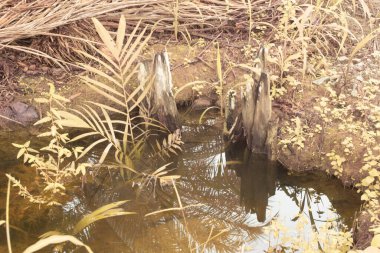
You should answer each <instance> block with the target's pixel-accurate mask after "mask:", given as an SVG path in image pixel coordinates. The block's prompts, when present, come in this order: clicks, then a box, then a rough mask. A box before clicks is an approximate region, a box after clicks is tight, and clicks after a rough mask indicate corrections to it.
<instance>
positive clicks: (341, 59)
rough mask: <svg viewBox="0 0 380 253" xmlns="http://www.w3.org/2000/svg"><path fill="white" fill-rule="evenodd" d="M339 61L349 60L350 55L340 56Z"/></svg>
mask: <svg viewBox="0 0 380 253" xmlns="http://www.w3.org/2000/svg"><path fill="white" fill-rule="evenodd" d="M338 61H340V62H343V63H346V62H347V61H348V57H347V56H341V57H338Z"/></svg>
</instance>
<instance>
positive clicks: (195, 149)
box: [0, 124, 360, 253]
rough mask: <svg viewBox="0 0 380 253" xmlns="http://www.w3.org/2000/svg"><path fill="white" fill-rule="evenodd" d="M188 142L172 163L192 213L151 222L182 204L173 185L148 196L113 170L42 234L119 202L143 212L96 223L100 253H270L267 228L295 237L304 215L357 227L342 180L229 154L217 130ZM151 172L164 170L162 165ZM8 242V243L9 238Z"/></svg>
mask: <svg viewBox="0 0 380 253" xmlns="http://www.w3.org/2000/svg"><path fill="white" fill-rule="evenodd" d="M183 139H184V142H185V145H184V146H183V152H182V154H180V155H179V156H178V157H176V158H175V160H173V161H172V162H173V165H172V169H174V171H172V172H171V173H173V174H177V175H181V179H179V180H178V181H177V183H176V187H177V189H178V193H179V195H180V200H181V205H183V206H192V207H190V208H186V209H185V210H184V211H183V212H181V211H170V212H163V213H160V214H157V215H152V216H145V215H146V214H147V213H150V212H153V211H157V210H163V209H167V208H172V207H179V206H180V203H179V201H178V198H177V196H176V193H175V191H174V190H173V187H172V186H160V185H157V184H156V185H154V184H153V183H152V184H149V185H148V186H147V187H145V188H144V189H143V190H141V189H139V187H138V185H137V184H136V183H138V182H132V181H128V182H126V181H124V180H123V179H122V178H121V177H120V176H118V173H117V172H108V171H107V172H104V173H101V174H100V175H98V176H97V177H96V178H95V179H94V180H93V181H92V182H88V183H87V184H86V185H85V188H84V190H81V189H77V191H76V193H75V196H74V197H73V198H72V199H71V200H70V201H68V202H67V203H66V204H65V205H64V206H63V211H64V213H63V217H59V216H56V217H54V218H51V219H50V220H49V222H47V221H45V223H48V224H49V225H48V226H47V227H46V226H44V230H43V231H40V232H41V233H35V234H42V233H43V232H46V231H49V230H60V231H66V230H67V228H69V227H72V226H73V224H75V222H77V221H78V220H79V219H80V218H82V217H83V215H85V214H86V213H89V212H91V211H93V210H95V209H97V208H98V207H100V206H102V205H105V204H108V203H110V202H114V201H118V200H131V201H130V202H128V203H127V204H126V205H125V206H124V208H125V209H126V210H128V211H134V212H137V214H136V215H134V216H125V217H115V218H111V219H108V220H106V221H101V222H98V223H95V224H94V225H91V226H90V227H88V228H87V229H86V230H85V231H84V232H83V233H81V234H80V235H79V239H81V240H83V241H84V242H86V243H87V244H89V245H90V246H91V247H92V249H93V250H94V252H120V253H123V252H177V251H190V250H192V251H196V252H197V251H205V252H236V251H239V250H240V248H241V247H242V245H243V244H244V245H247V246H250V249H246V250H245V252H248V251H249V252H263V251H264V250H265V249H267V248H268V241H269V239H270V235H269V234H268V232H267V231H265V230H264V227H269V226H270V225H269V224H268V222H269V221H270V220H271V219H273V218H274V217H275V218H276V219H278V220H281V221H283V223H284V224H285V225H286V227H287V228H288V231H291V232H289V233H290V234H292V235H293V233H294V232H293V231H295V230H296V228H295V227H296V222H297V217H299V214H300V213H303V214H305V215H307V217H309V223H310V227H312V226H313V225H314V227H318V226H319V225H320V224H322V223H323V222H325V221H326V220H328V219H335V220H337V221H338V223H339V224H341V225H343V224H346V225H349V226H350V225H351V224H352V220H353V217H354V213H355V211H356V209H357V208H358V207H359V204H360V202H359V198H358V196H357V195H355V194H354V193H353V192H352V191H349V190H346V189H344V188H343V187H342V186H341V185H340V183H339V182H338V181H334V180H332V179H329V178H327V177H321V176H320V175H313V174H308V175H292V176H289V175H288V173H287V172H286V171H285V170H283V169H282V168H280V167H279V166H278V164H276V163H273V162H269V161H267V160H266V159H265V158H264V157H261V156H256V155H253V154H251V153H250V152H247V151H246V150H245V149H244V145H241V144H236V145H232V146H227V148H226V147H225V143H224V141H223V137H222V134H221V131H219V128H217V127H213V126H207V125H202V126H198V125H197V124H189V125H188V126H185V127H184V134H183ZM145 166H146V167H151V168H153V169H157V168H158V167H159V166H160V164H159V163H156V162H155V163H152V162H146V164H145ZM2 185H6V183H4V184H2ZM4 189H5V188H4ZM4 189H2V190H4ZM3 196H4V194H3ZM199 204H201V205H199ZM57 224H60V225H59V227H57ZM337 229H340V228H339V227H338V228H337ZM307 233H308V231H305V234H307ZM294 236H296V234H294ZM0 242H1V243H0V245H3V244H4V245H6V244H5V237H4V236H2V235H0ZM21 243H22V242H21V241H19V242H17V241H15V242H14V244H21Z"/></svg>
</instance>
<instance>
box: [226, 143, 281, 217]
mask: <svg viewBox="0 0 380 253" xmlns="http://www.w3.org/2000/svg"><path fill="white" fill-rule="evenodd" d="M226 158H227V161H229V162H231V163H233V161H237V162H236V165H235V166H234V169H236V175H237V176H238V177H239V178H240V203H241V205H243V206H244V207H245V211H246V212H247V213H252V214H254V213H256V215H257V220H258V221H259V222H264V221H265V220H266V211H267V207H268V200H269V197H271V196H273V195H274V194H275V192H276V180H277V163H275V162H272V161H269V160H267V159H266V157H265V156H263V155H258V154H253V153H251V152H249V151H248V150H247V149H246V148H245V147H244V145H242V144H235V145H231V146H230V147H228V148H227V149H226Z"/></svg>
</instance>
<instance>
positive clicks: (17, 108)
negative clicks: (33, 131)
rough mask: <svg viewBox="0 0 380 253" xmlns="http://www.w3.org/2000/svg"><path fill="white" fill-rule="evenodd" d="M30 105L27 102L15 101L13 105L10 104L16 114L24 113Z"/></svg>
mask: <svg viewBox="0 0 380 253" xmlns="http://www.w3.org/2000/svg"><path fill="white" fill-rule="evenodd" d="M28 107H29V105H27V104H25V103H22V102H19V101H17V102H13V103H12V104H11V105H10V108H11V109H12V111H13V112H14V113H15V114H22V113H24V112H25V111H26V110H27V109H28Z"/></svg>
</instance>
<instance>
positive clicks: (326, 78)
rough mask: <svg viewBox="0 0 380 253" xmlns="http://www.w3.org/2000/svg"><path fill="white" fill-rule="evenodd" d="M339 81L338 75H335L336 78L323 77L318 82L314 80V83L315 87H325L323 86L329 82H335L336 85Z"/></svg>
mask: <svg viewBox="0 0 380 253" xmlns="http://www.w3.org/2000/svg"><path fill="white" fill-rule="evenodd" d="M337 80H339V76H338V75H334V76H324V77H321V78H319V79H317V80H314V81H313V84H315V85H323V84H327V83H328V82H330V81H331V82H333V83H335V82H336V81H337Z"/></svg>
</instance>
